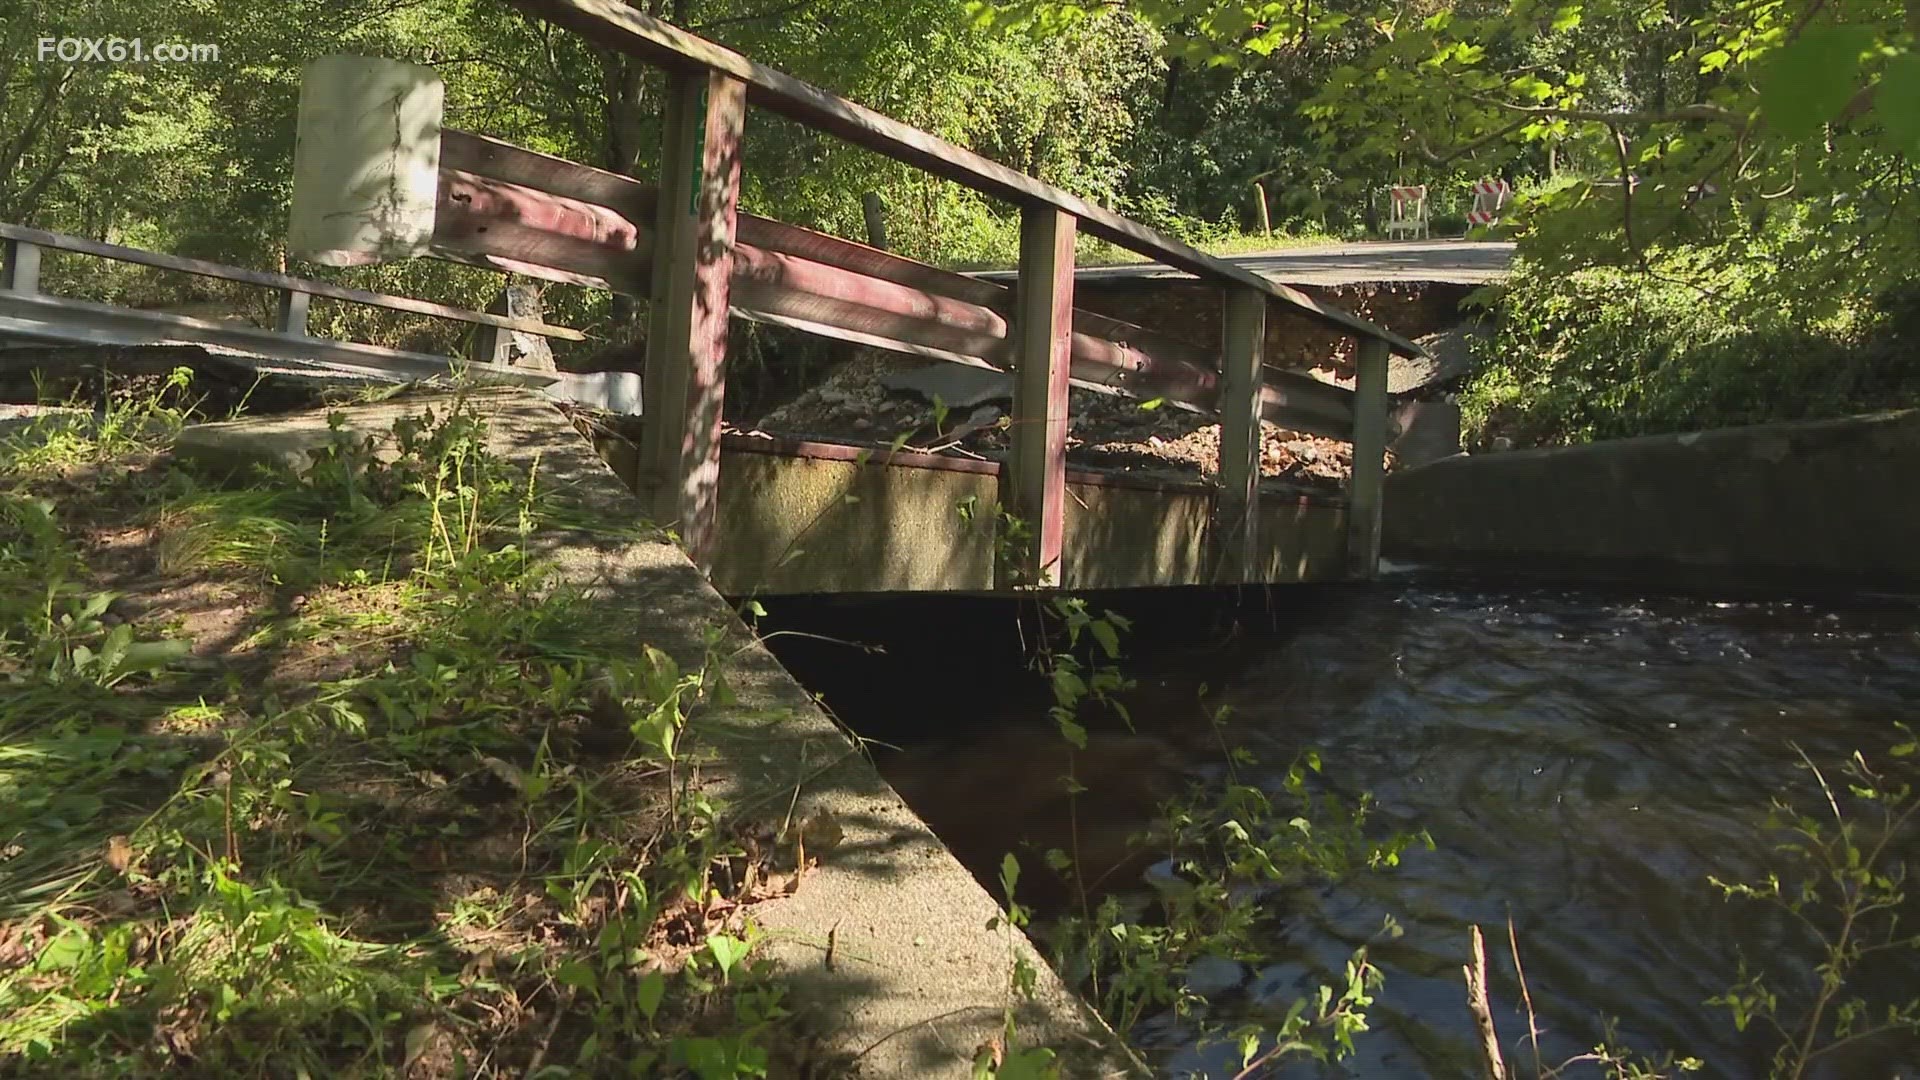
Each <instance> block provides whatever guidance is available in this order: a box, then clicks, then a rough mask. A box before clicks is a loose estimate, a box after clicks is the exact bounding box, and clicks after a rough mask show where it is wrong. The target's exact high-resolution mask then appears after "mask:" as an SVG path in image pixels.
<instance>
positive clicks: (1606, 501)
mask: <svg viewBox="0 0 1920 1080" xmlns="http://www.w3.org/2000/svg"><path fill="white" fill-rule="evenodd" d="M1916 473H1920V410H1909V411H1904V412H1897V413H1887V414H1882V415H1876V416H1862V417H1850V418H1846V419H1840V420H1819V421H1805V422H1799V423H1788V424H1766V425H1759V426H1754V427H1742V428H1725V429H1721V430H1718V431H1708V432H1699V433H1692V434H1685V435H1657V436H1649V437H1646V438H1638V439H1621V440H1617V441H1613V442H1603V443H1593V444H1589V445H1586V446H1574V447H1565V448H1557V449H1547V450H1520V451H1512V452H1508V453H1496V454H1483V455H1473V456H1471V457H1455V458H1449V459H1446V460H1443V461H1437V462H1434V463H1432V464H1429V465H1424V466H1421V467H1420V468H1417V469H1409V470H1406V471H1402V472H1396V473H1394V474H1392V475H1390V476H1389V477H1388V478H1387V494H1386V521H1385V535H1384V547H1385V551H1386V554H1387V555H1388V557H1390V558H1393V559H1395V560H1401V561H1406V560H1412V561H1423V562H1439V563H1450V564H1456V565H1466V564H1476V563H1489V562H1494V561H1498V562H1500V563H1501V564H1502V565H1504V566H1509V567H1559V568H1562V569H1565V570H1590V571H1593V572H1596V573H1599V574H1603V575H1605V576H1606V577H1608V579H1609V580H1612V581H1614V582H1618V581H1619V580H1620V579H1621V575H1622V574H1625V575H1628V576H1631V577H1638V578H1640V579H1643V580H1644V579H1652V578H1659V579H1662V580H1670V581H1679V582H1683V583H1693V584H1707V583H1723V584H1756V585H1757V584H1786V585H1799V586H1812V585H1823V586H1843V587H1866V588H1891V589H1900V590H1906V589H1917V588H1920V501H1916V500H1914V499H1913V498H1912V497H1911V495H1910V493H1911V492H1912V491H1913V488H1914V483H1915V480H1914V477H1915V475H1916Z"/></svg>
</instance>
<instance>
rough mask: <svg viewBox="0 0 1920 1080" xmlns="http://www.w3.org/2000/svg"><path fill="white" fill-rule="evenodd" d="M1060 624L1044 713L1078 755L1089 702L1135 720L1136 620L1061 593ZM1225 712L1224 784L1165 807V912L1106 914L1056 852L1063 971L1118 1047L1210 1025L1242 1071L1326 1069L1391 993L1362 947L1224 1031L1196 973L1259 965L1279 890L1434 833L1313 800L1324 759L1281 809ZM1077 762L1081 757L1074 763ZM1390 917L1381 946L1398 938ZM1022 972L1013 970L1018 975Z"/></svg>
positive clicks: (1308, 767)
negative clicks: (1299, 1066) (1205, 961)
mask: <svg viewBox="0 0 1920 1080" xmlns="http://www.w3.org/2000/svg"><path fill="white" fill-rule="evenodd" d="M1044 611H1045V615H1046V621H1047V623H1048V625H1049V627H1050V631H1049V633H1048V635H1047V636H1046V637H1045V638H1044V639H1043V640H1042V642H1041V644H1040V647H1039V649H1038V650H1037V652H1036V655H1035V659H1034V663H1035V666H1036V668H1037V670H1038V671H1039V673H1040V674H1042V675H1043V676H1045V677H1046V678H1047V680H1048V682H1049V684H1050V685H1051V687H1052V690H1053V696H1054V705H1053V706H1052V707H1051V708H1050V710H1049V712H1050V716H1051V718H1052V720H1053V722H1054V724H1055V725H1056V726H1057V727H1058V729H1059V731H1060V733H1061V736H1062V738H1064V739H1065V740H1066V742H1067V743H1068V744H1069V745H1070V746H1072V747H1073V748H1075V749H1076V750H1084V749H1085V748H1086V746H1087V745H1088V740H1089V738H1090V737H1092V738H1097V737H1098V736H1097V735H1094V736H1090V735H1089V732H1088V729H1087V726H1086V721H1087V720H1088V716H1087V711H1088V710H1089V709H1090V708H1091V707H1092V706H1095V705H1098V706H1101V707H1103V709H1104V710H1105V711H1109V712H1111V713H1113V714H1114V715H1116V716H1118V717H1119V718H1120V720H1121V721H1122V722H1123V723H1126V724H1128V725H1129V726H1130V725H1131V719H1130V717H1129V715H1128V713H1127V710H1126V706H1125V703H1124V700H1123V695H1124V693H1125V692H1126V691H1127V690H1129V689H1131V688H1132V685H1133V684H1132V682H1131V681H1130V680H1128V679H1127V678H1126V677H1125V675H1124V674H1123V673H1122V672H1121V669H1120V666H1119V661H1120V658H1121V641H1122V635H1123V634H1124V632H1125V631H1127V630H1128V629H1129V623H1128V621H1127V620H1126V619H1125V618H1123V617H1121V616H1119V615H1117V614H1115V613H1113V612H1102V613H1100V614H1097V615H1096V614H1095V613H1093V612H1092V611H1091V610H1089V608H1088V607H1087V603H1086V601H1085V600H1084V599H1082V598H1077V597H1056V598H1054V599H1052V600H1051V601H1050V602H1049V603H1048V604H1047V605H1046V606H1045V609H1044ZM1227 719H1228V713H1227V710H1225V709H1220V710H1215V711H1214V712H1212V713H1211V714H1210V715H1209V721H1210V723H1211V724H1212V726H1213V730H1214V732H1215V734H1216V736H1217V737H1219V739H1220V745H1221V750H1222V753H1223V755H1224V756H1225V758H1226V766H1227V783H1226V784H1225V785H1224V786H1223V787H1220V788H1218V789H1196V790H1195V791H1193V792H1192V793H1191V794H1190V796H1189V797H1188V798H1186V799H1183V800H1179V801H1176V802H1174V803H1172V804H1170V805H1168V806H1167V807H1165V808H1164V809H1163V812H1162V814H1161V815H1160V820H1159V822H1158V824H1157V826H1156V828H1155V829H1154V830H1153V835H1152V837H1151V838H1150V839H1143V842H1150V843H1153V844H1155V845H1157V846H1159V848H1160V849H1161V850H1162V851H1164V852H1165V853H1166V854H1167V855H1168V860H1167V863H1166V865H1167V866H1169V867H1170V868H1171V869H1170V871H1169V873H1168V874H1167V875H1165V876H1164V877H1163V878H1162V879H1159V881H1158V884H1159V885H1160V887H1161V892H1162V896H1161V910H1160V912H1159V913H1158V915H1157V916H1156V915H1147V916H1141V917H1130V916H1128V915H1125V914H1123V908H1122V905H1121V903H1120V901H1119V900H1118V898H1116V897H1112V896H1108V897H1105V898H1102V899H1100V900H1099V901H1098V903H1097V904H1096V903H1095V902H1094V898H1093V897H1092V896H1091V895H1090V891H1091V890H1092V889H1093V887H1094V885H1093V883H1089V882H1087V881H1086V880H1085V879H1084V878H1083V877H1082V876H1081V875H1080V873H1079V870H1078V853H1077V852H1068V851H1058V850H1056V851H1050V852H1048V853H1047V862H1048V866H1049V868H1050V869H1051V870H1053V871H1054V872H1056V873H1060V874H1063V875H1066V876H1067V877H1068V878H1069V879H1070V880H1071V881H1072V883H1073V885H1074V887H1075V890H1076V892H1077V893H1078V894H1079V897H1080V913H1079V914H1078V915H1071V916H1068V917H1066V918H1064V919H1063V920H1061V923H1060V925H1059V926H1058V927H1056V928H1055V930H1054V934H1053V936H1054V938H1055V940H1056V943H1057V950H1058V952H1059V956H1058V958H1057V961H1058V966H1059V967H1060V969H1061V970H1062V971H1064V972H1067V973H1069V974H1070V975H1071V976H1072V977H1074V978H1076V979H1078V980H1080V981H1081V983H1082V984H1083V989H1084V990H1085V992H1086V994H1087V996H1088V999H1089V1000H1090V1001H1091V1002H1092V1003H1093V1004H1094V1006H1095V1007H1096V1008H1097V1009H1099V1011H1100V1012H1101V1014H1102V1015H1103V1016H1105V1017H1106V1019H1107V1021H1108V1022H1109V1023H1111V1024H1112V1025H1113V1026H1114V1028H1115V1030H1116V1031H1118V1032H1120V1033H1121V1035H1122V1036H1125V1035H1127V1034H1128V1033H1129V1032H1131V1031H1132V1030H1133V1029H1134V1027H1135V1026H1136V1025H1137V1024H1138V1023H1139V1022H1140V1020H1142V1019H1143V1018H1144V1017H1146V1016H1148V1015H1150V1014H1151V1013H1153V1012H1156V1011H1161V1010H1167V1011H1171V1012H1172V1013H1173V1014H1174V1015H1175V1016H1178V1017H1180V1018H1182V1019H1183V1020H1186V1021H1189V1022H1197V1023H1199V1024H1200V1027H1201V1038H1202V1041H1206V1040H1215V1039H1219V1040H1226V1041H1228V1042H1230V1043H1231V1044H1232V1045H1234V1046H1236V1047H1238V1048H1239V1050H1240V1053H1241V1059H1242V1060H1241V1064H1242V1067H1243V1070H1244V1072H1243V1073H1242V1075H1252V1074H1254V1073H1256V1072H1257V1071H1258V1070H1260V1069H1263V1068H1265V1067H1267V1066H1268V1065H1270V1064H1271V1063H1273V1062H1275V1061H1278V1060H1280V1059H1282V1058H1287V1057H1293V1056H1306V1057H1312V1058H1315V1059H1318V1060H1321V1061H1327V1060H1331V1059H1333V1058H1335V1057H1337V1056H1345V1055H1347V1054H1351V1053H1352V1052H1353V1049H1354V1046H1353V1038H1354V1036H1355V1035H1358V1034H1360V1033H1362V1032H1364V1031H1366V1030H1367V1020H1366V1009H1367V1007H1368V1006H1370V1005H1371V1004H1372V1003H1373V995H1374V994H1375V992H1377V991H1378V990H1379V988H1380V986H1381V985H1382V982H1383V977H1382V975H1381V972H1380V970H1379V969H1378V968H1377V967H1375V966H1374V965H1373V964H1372V963H1371V962H1370V961H1369V960H1368V950H1367V948H1365V947H1362V948H1361V949H1360V950H1358V951H1357V952H1356V953H1355V954H1354V955H1353V957H1352V958H1351V960H1350V961H1349V962H1348V964H1347V965H1346V969H1345V971H1344V972H1343V973H1341V974H1339V975H1337V976H1335V977H1333V978H1332V979H1331V980H1330V981H1329V982H1327V983H1326V984H1324V985H1322V986H1320V987H1319V988H1318V990H1317V991H1316V993H1315V994H1312V995H1309V996H1308V997H1304V998H1301V999H1300V1000H1298V1001H1296V1002H1294V1003H1293V1006H1292V1007H1291V1008H1290V1009H1289V1010H1287V1012H1286V1013H1285V1015H1284V1016H1282V1017H1279V1018H1277V1019H1275V1018H1269V1019H1267V1020H1263V1021H1253V1022H1239V1023H1232V1024H1223V1023H1220V1022H1217V1021H1203V1020H1202V1017H1203V1016H1204V1014H1205V1012H1206V1006H1207V1002H1206V1000H1205V999H1204V998H1203V997H1201V996H1200V995H1198V994H1197V993H1196V992H1195V991H1194V990H1193V989H1192V988H1191V987H1190V986H1189V985H1188V981H1187V978H1186V975H1187V970H1188V968H1189V967H1190V966H1191V965H1193V964H1194V963H1195V962H1196V961H1199V960H1201V959H1202V958H1206V957H1215V958H1226V959H1233V960H1244V961H1251V962H1258V961H1259V960H1261V959H1262V958H1263V957H1264V955H1265V954H1264V952H1263V946H1262V944H1261V941H1262V935H1260V934H1259V933H1257V932H1256V929H1257V928H1258V927H1259V926H1260V925H1261V923H1262V920H1263V918H1264V917H1266V916H1268V915H1269V914H1270V905H1271V903H1272V900H1273V898H1274V897H1275V896H1276V895H1277V894H1278V891H1279V890H1280V889H1281V888H1284V887H1292V886H1296V885H1298V884H1300V883H1302V882H1304V881H1306V880H1308V879H1310V878H1316V877H1322V876H1324V877H1328V878H1337V877H1338V876H1339V875H1342V874H1345V873H1349V872H1352V871H1355V870H1358V869H1361V868H1366V869H1378V868H1386V867H1391V866H1396V865H1398V864H1399V861H1400V856H1401V854H1402V852H1404V851H1405V850H1406V848H1407V847H1408V846H1409V845H1411V844H1414V843H1417V842H1424V843H1426V844H1427V845H1428V846H1431V843H1432V841H1431V839H1430V838H1428V837H1426V836H1425V834H1424V833H1418V834H1399V833H1395V834H1390V835H1386V836H1375V835H1372V831H1371V830H1369V829H1368V828H1367V819H1368V816H1369V813H1370V809H1371V808H1370V803H1369V802H1368V800H1366V799H1362V800H1361V801H1360V803H1359V804H1357V805H1356V806H1351V807H1349V806H1347V805H1345V804H1344V803H1342V801H1341V800H1339V799H1337V798H1335V797H1334V796H1332V795H1330V794H1327V793H1324V792H1316V791H1314V790H1313V789H1312V782H1311V779H1310V777H1311V776H1312V775H1313V774H1317V773H1318V772H1319V770H1320V767H1321V763H1320V759H1319V757H1318V756H1317V755H1315V754H1312V753H1310V752H1309V753H1307V754H1305V755H1303V756H1302V758H1301V760H1300V761H1299V762H1297V763H1295V764H1294V765H1293V767H1292V768H1290V769H1289V770H1288V772H1287V774H1286V777H1285V780H1284V782H1283V784H1282V785H1281V792H1280V793H1279V798H1276V797H1275V795H1273V794H1270V793H1268V792H1267V791H1265V790H1263V789H1262V788H1261V787H1260V786H1258V785H1257V784H1255V783H1254V782H1253V781H1252V780H1250V779H1247V780H1243V779H1242V777H1241V773H1240V770H1241V769H1244V768H1252V767H1255V766H1257V765H1258V761H1257V760H1256V758H1255V757H1254V755H1253V754H1252V753H1251V751H1249V750H1247V749H1246V748H1244V747H1240V746H1230V745H1229V744H1228V742H1227V740H1226V738H1225V734H1224V730H1225V726H1226V723H1227ZM1070 760H1071V759H1070ZM1061 783H1062V784H1063V785H1065V787H1066V790H1067V791H1068V793H1069V794H1070V795H1072V796H1075V797H1076V798H1077V796H1078V795H1079V794H1080V793H1081V792H1083V791H1084V790H1085V788H1084V787H1083V786H1082V785H1081V783H1080V782H1079V780H1078V778H1077V777H1076V776H1075V775H1074V774H1073V772H1072V771H1071V769H1070V771H1069V772H1068V774H1067V775H1066V776H1063V777H1062V778H1061ZM1018 876H1019V865H1018V863H1017V862H1015V861H1014V860H1013V857H1012V856H1011V855H1009V856H1007V858H1006V861H1005V864H1004V865H1003V867H1002V884H1003V887H1004V888H1005V889H1006V890H1007V892H1008V894H1009V903H1010V908H1009V910H1010V912H1011V913H1012V915H1011V918H1012V919H1013V920H1014V921H1016V923H1017V922H1019V921H1021V920H1023V918H1024V917H1025V915H1026V913H1025V912H1024V911H1023V910H1022V909H1020V908H1019V907H1018V905H1013V904H1011V893H1012V888H1013V885H1014V883H1015V882H1016V881H1017V880H1018ZM1399 932H1400V931H1399V927H1398V926H1397V925H1396V924H1394V922H1393V921H1392V920H1391V919H1388V920H1387V922H1386V924H1385V925H1384V927H1383V928H1382V930H1381V935H1382V936H1383V937H1397V936H1398V935H1399ZM1016 970H1017V969H1016Z"/></svg>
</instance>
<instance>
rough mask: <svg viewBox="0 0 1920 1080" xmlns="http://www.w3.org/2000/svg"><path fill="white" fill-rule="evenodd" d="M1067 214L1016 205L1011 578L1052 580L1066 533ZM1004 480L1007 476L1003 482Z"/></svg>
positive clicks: (1070, 234) (1006, 486) (1006, 490)
mask: <svg viewBox="0 0 1920 1080" xmlns="http://www.w3.org/2000/svg"><path fill="white" fill-rule="evenodd" d="M1075 231H1076V222H1075V221H1074V218H1073V215H1071V214H1068V213H1066V212H1064V211H1062V210H1058V209H1055V208H1054V207H1051V206H1041V205H1028V206H1025V207H1023V208H1022V209H1021V211H1020V278H1019V283H1018V285H1017V286H1016V287H1015V292H1014V326H1013V339H1014V363H1015V364H1016V365H1017V367H1016V370H1015V372H1014V380H1015V381H1014V391H1013V429H1012V435H1013V438H1012V440H1011V446H1010V450H1011V453H1010V458H1011V461H1010V463H1009V469H1008V472H1009V473H1010V474H1011V475H1010V476H1008V475H1007V474H1003V477H1004V479H1003V482H1002V485H1001V495H1002V499H1003V500H1004V501H1005V502H1006V503H1007V504H1008V506H1009V508H1010V509H1011V510H1012V512H1013V514H1014V515H1015V516H1016V517H1018V518H1020V519H1021V520H1022V521H1024V522H1025V523H1026V526H1027V529H1028V532H1029V536H1030V543H1031V546H1030V547H1029V548H1028V549H1027V552H1026V553H1025V558H1026V561H1025V564H1024V565H1022V566H1019V567H1017V568H1016V574H1017V575H1018V578H1017V581H1016V583H1017V584H1024V585H1035V586H1057V585H1059V584H1060V559H1061V553H1062V550H1063V547H1064V544H1063V539H1064V537H1065V534H1066V499H1067V414H1068V411H1069V407H1070V406H1069V403H1068V397H1067V390H1068V385H1067V375H1068V372H1069V369H1070V368H1071V366H1072V353H1073V238H1074V233H1075ZM1009 481H1010V482H1009Z"/></svg>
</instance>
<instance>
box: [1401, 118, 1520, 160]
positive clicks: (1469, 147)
mask: <svg viewBox="0 0 1920 1080" xmlns="http://www.w3.org/2000/svg"><path fill="white" fill-rule="evenodd" d="M1531 123H1533V118H1532V117H1525V116H1523V117H1521V118H1520V119H1518V120H1515V121H1514V122H1513V123H1511V124H1508V125H1507V126H1506V127H1503V128H1501V129H1500V130H1498V131H1494V132H1490V133H1488V134H1486V135H1482V136H1481V137H1479V138H1477V139H1475V140H1473V141H1472V142H1470V143H1467V144H1466V145H1464V146H1456V147H1454V148H1453V149H1452V150H1450V151H1448V152H1447V153H1445V154H1436V153H1434V152H1433V148H1432V147H1430V146H1428V145H1427V140H1426V139H1424V138H1422V137H1421V135H1420V133H1419V132H1417V131H1409V132H1408V134H1410V135H1412V136H1413V143H1414V149H1415V150H1417V151H1419V154H1420V156H1421V157H1423V158H1425V159H1426V160H1427V161H1428V162H1429V163H1430V164H1434V165H1448V164H1451V163H1452V162H1453V160H1454V159H1455V158H1460V157H1465V156H1466V155H1468V154H1471V153H1473V152H1474V151H1475V150H1478V149H1480V148H1481V147H1483V146H1486V145H1487V144H1488V143H1493V142H1499V141H1500V140H1501V139H1504V138H1506V137H1507V136H1509V135H1511V134H1513V133H1514V132H1516V131H1519V130H1520V129H1521V128H1523V127H1526V126H1527V125H1528V124H1531Z"/></svg>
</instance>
